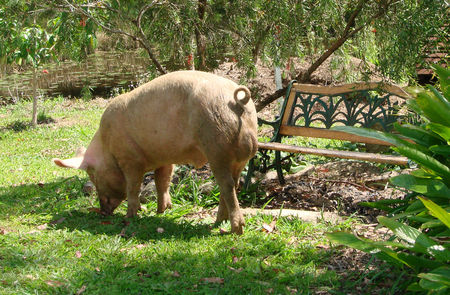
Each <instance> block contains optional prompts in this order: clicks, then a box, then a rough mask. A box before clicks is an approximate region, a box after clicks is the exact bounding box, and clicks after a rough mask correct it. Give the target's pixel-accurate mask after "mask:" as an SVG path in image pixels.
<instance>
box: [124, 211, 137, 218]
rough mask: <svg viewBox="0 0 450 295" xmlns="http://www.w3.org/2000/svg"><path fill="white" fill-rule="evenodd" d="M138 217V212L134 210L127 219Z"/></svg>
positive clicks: (128, 213) (129, 212)
mask: <svg viewBox="0 0 450 295" xmlns="http://www.w3.org/2000/svg"><path fill="white" fill-rule="evenodd" d="M136 216H137V211H135V210H133V211H130V210H128V212H127V215H126V218H133V217H136Z"/></svg>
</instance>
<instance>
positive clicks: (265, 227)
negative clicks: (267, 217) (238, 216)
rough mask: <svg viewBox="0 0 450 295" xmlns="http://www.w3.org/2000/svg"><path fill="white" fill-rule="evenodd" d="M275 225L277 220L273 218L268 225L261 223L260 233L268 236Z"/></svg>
mask: <svg viewBox="0 0 450 295" xmlns="http://www.w3.org/2000/svg"><path fill="white" fill-rule="evenodd" d="M276 225H277V219H276V218H274V219H273V220H272V222H271V223H270V224H267V223H263V225H262V229H261V231H263V232H266V233H269V234H270V233H272V232H273V231H274V230H275V228H276Z"/></svg>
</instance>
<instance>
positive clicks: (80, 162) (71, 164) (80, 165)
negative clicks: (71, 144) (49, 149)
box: [52, 148, 86, 170]
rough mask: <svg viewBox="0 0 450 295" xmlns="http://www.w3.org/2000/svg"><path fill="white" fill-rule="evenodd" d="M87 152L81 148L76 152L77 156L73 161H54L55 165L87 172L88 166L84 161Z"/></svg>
mask: <svg viewBox="0 0 450 295" xmlns="http://www.w3.org/2000/svg"><path fill="white" fill-rule="evenodd" d="M85 152H86V149H85V148H79V149H78V150H77V152H76V156H75V157H74V158H71V159H66V160H61V159H57V158H56V159H52V161H53V163H55V164H56V165H58V166H59V167H63V168H74V169H82V170H86V164H85V161H84V154H85Z"/></svg>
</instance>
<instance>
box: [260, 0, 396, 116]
mask: <svg viewBox="0 0 450 295" xmlns="http://www.w3.org/2000/svg"><path fill="white" fill-rule="evenodd" d="M366 2H367V1H366V0H360V1H359V2H358V5H357V7H356V9H355V10H354V11H353V13H352V15H351V16H350V18H349V19H348V21H347V24H346V26H345V29H344V31H343V32H342V34H341V36H340V37H339V38H338V39H337V40H336V41H335V42H334V43H333V44H332V45H331V46H330V47H329V48H328V49H327V50H326V51H325V52H324V53H323V54H322V55H321V56H320V57H319V58H318V59H317V60H316V61H315V62H314V63H313V64H312V65H311V66H310V67H309V68H308V69H307V70H306V72H303V73H299V74H298V75H297V77H295V80H297V82H298V83H307V82H310V81H311V75H312V74H313V73H314V71H316V70H317V69H318V68H319V67H320V65H322V63H323V62H324V61H325V60H327V59H328V58H329V57H330V56H331V55H332V54H333V53H334V52H335V51H336V50H338V49H339V48H340V47H341V46H342V45H343V44H344V43H345V42H346V41H347V40H348V39H350V38H352V37H353V36H354V35H356V34H357V33H358V32H359V31H361V30H362V29H364V28H365V27H366V26H367V24H369V23H370V22H371V21H373V20H374V19H377V18H380V17H381V16H383V15H384V14H386V12H387V10H388V8H389V7H390V6H391V5H392V4H393V3H396V2H397V1H396V0H392V1H388V2H386V3H385V4H384V5H383V7H380V9H379V11H378V12H377V13H376V14H375V15H374V16H372V17H371V18H370V19H369V20H368V21H366V22H365V23H364V24H362V25H360V26H359V27H357V28H355V29H353V30H351V28H352V24H353V23H354V22H355V19H356V17H357V16H358V15H359V14H360V13H361V11H362V9H363V8H364V4H366ZM380 5H382V4H380ZM286 91H287V87H284V88H282V89H279V90H277V91H275V92H274V93H272V94H270V95H268V96H266V97H265V98H263V99H261V100H260V101H259V102H257V103H256V110H257V111H258V112H259V111H260V110H262V109H263V108H265V107H266V106H267V105H269V104H270V103H271V102H273V101H275V100H276V99H277V98H279V97H280V96H282V95H284V94H286Z"/></svg>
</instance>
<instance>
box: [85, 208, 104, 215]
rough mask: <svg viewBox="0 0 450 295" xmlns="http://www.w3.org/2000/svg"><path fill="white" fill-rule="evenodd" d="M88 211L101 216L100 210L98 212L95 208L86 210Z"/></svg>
mask: <svg viewBox="0 0 450 295" xmlns="http://www.w3.org/2000/svg"><path fill="white" fill-rule="evenodd" d="M88 211H89V212H94V213H98V214H102V210H100V208H96V207H91V208H88Z"/></svg>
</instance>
